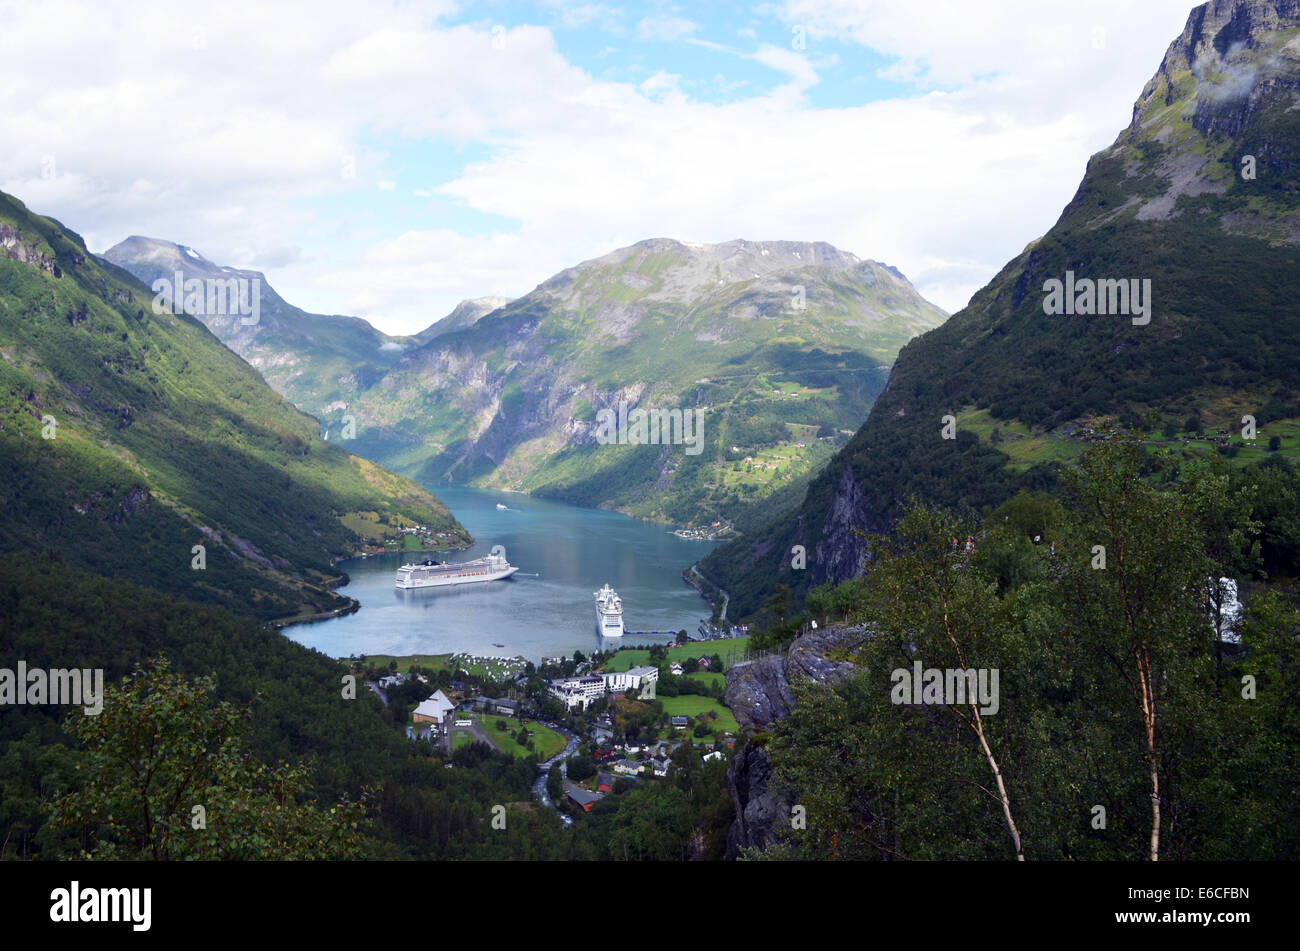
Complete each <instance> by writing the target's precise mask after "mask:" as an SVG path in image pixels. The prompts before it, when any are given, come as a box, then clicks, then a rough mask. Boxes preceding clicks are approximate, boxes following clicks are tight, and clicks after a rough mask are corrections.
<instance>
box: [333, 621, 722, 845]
mask: <svg viewBox="0 0 1300 951" xmlns="http://www.w3.org/2000/svg"><path fill="white" fill-rule="evenodd" d="M746 640H747V639H745V638H735V639H732V640H731V641H725V642H711V643H710V644H709V645H708V647H707V651H708V652H707V653H706V648H705V647H703V646H702V645H699V644H689V643H688V644H683V645H678V646H672V647H670V646H667V645H657V646H655V647H651V648H648V649H647V648H624V649H622V650H619V651H614V652H609V653H607V654H600V653H597V654H594V655H593V656H591V657H586V656H584V655H583V654H582V653H581V652H575V653H574V656H573V657H571V658H551V659H544V660H543V661H542V664H541V665H540V667H539V666H536V665H534V664H532V663H531V662H526V661H523V659H522V658H513V659H510V660H509V661H506V659H503V658H475V657H472V656H471V655H468V654H457V655H445V656H442V657H422V658H414V659H405V658H404V659H402V660H405V661H406V663H405V665H404V669H399V666H402V665H400V664H399V663H398V659H397V658H392V659H388V658H371V659H370V662H371V663H373V662H374V661H376V660H378V661H381V662H382V661H383V660H388V666H389V669H388V670H387V672H383V673H380V672H379V671H378V670H377V669H375V668H374V667H370V668H367V667H365V666H360V667H357V668H354V669H360V670H362V671H363V672H368V673H371V674H375V676H374V677H373V679H372V678H370V677H369V676H367V679H366V683H367V685H368V686H369V687H370V689H371V690H372V691H373V692H374V693H375V694H376V695H378V696H379V697H380V699H381V700H382V701H383V702H384V705H385V707H386V708H389V711H390V715H392V716H393V717H394V718H395V719H396V718H397V717H399V716H400V717H401V718H402V722H403V728H404V730H405V734H406V736H407V737H408V739H410V740H411V741H412V742H417V743H421V744H427V749H428V750H429V754H430V755H433V756H438V757H441V758H443V759H445V760H446V765H447V767H448V768H454V766H455V756H456V753H457V751H458V750H461V749H463V748H464V747H467V746H470V745H473V744H480V743H481V744H484V745H485V746H487V747H488V748H490V749H492V750H494V751H496V752H499V753H501V754H504V755H508V756H513V757H515V758H516V759H531V760H532V761H533V762H535V763H536V765H537V767H538V776H537V781H536V783H535V785H534V795H535V798H536V799H538V800H540V801H541V803H542V804H543V805H546V806H549V807H551V808H555V809H557V811H559V812H560V813H561V815H562V816H564V817H565V821H566V822H567V821H571V817H572V816H574V815H577V814H578V813H580V812H581V813H586V812H590V811H591V810H592V809H593V808H594V806H595V805H596V804H597V803H598V802H600V801H601V800H602V799H603V798H604V797H605V796H607V795H612V794H618V793H621V792H623V791H625V790H626V789H629V788H631V787H632V786H633V785H634V784H637V783H641V782H646V781H649V782H653V781H655V780H657V779H663V778H666V777H668V776H670V775H671V774H672V772H673V770H675V769H678V768H680V767H681V766H682V765H683V764H684V763H685V760H684V759H683V757H686V756H693V757H696V758H697V759H698V764H699V766H700V767H701V768H702V767H704V766H706V765H708V764H709V763H712V762H715V761H724V762H725V761H727V760H729V759H730V755H731V752H732V751H734V749H735V745H736V737H737V735H738V733H739V726H738V725H737V723H736V720H735V717H734V716H733V715H732V714H731V711H730V710H728V709H727V708H726V706H725V704H724V703H723V693H724V689H725V677H724V674H723V670H724V669H725V667H726V666H729V664H730V663H733V662H735V661H737V660H738V659H740V658H742V657H744V656H745V653H746V651H747V644H746ZM724 658H725V659H724ZM453 660H454V663H453ZM365 662H366V659H364V658H363V659H361V661H356V660H354V661H352V663H354V664H361V665H364V663H365ZM435 664H436V665H438V666H437V667H435V666H434V665H435ZM408 710H409V712H408Z"/></svg>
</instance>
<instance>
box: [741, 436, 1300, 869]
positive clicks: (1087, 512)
mask: <svg viewBox="0 0 1300 951" xmlns="http://www.w3.org/2000/svg"><path fill="white" fill-rule="evenodd" d="M1241 488H1242V486H1241V485H1240V484H1236V485H1234V481H1233V480H1232V479H1231V478H1230V477H1229V476H1227V475H1226V474H1218V475H1216V474H1214V473H1212V472H1210V471H1208V470H1200V471H1197V472H1182V473H1180V472H1179V471H1178V469H1177V468H1176V467H1175V466H1174V465H1173V464H1172V461H1169V460H1166V461H1164V462H1163V464H1160V465H1157V466H1155V467H1153V466H1152V464H1151V461H1150V460H1149V459H1146V458H1144V457H1143V455H1142V453H1141V452H1140V450H1139V449H1138V448H1137V447H1136V446H1133V445H1131V444H1120V443H1118V442H1116V443H1112V444H1109V445H1107V446H1104V447H1096V448H1094V449H1092V450H1090V452H1089V453H1088V455H1087V456H1085V458H1084V459H1083V461H1082V464H1081V466H1080V467H1079V468H1078V469H1076V470H1072V471H1071V472H1070V473H1069V474H1068V476H1067V478H1066V480H1065V488H1064V490H1063V493H1062V496H1061V498H1060V499H1059V500H1053V499H1044V498H1039V499H1033V498H1030V497H1021V498H1018V499H1016V500H1014V501H1013V502H1012V503H1009V504H1008V505H1007V506H1004V507H1003V508H1001V509H999V510H998V511H996V512H994V513H993V514H992V515H991V516H990V517H989V518H987V519H985V520H984V521H983V523H982V524H979V523H975V522H972V521H969V520H966V519H962V518H958V517H955V516H953V515H952V514H950V513H945V512H942V511H940V510H937V509H933V508H928V507H924V506H917V507H913V508H909V510H908V514H907V516H906V517H905V518H904V519H903V521H902V522H901V524H900V525H899V527H898V530H897V532H896V533H895V534H894V535H893V537H892V538H890V539H884V538H881V539H878V540H877V544H876V551H877V553H878V556H877V558H876V559H875V560H874V561H873V562H872V564H871V567H870V569H869V572H868V575H867V584H865V585H861V584H855V585H853V588H852V591H851V603H850V606H849V611H848V613H849V615H850V618H851V619H852V620H853V621H855V622H858V623H861V624H863V625H865V630H866V631H868V632H870V633H867V634H865V635H864V636H863V638H862V640H861V642H860V643H858V644H856V645H855V646H853V647H852V648H851V649H850V654H851V656H852V657H853V659H855V660H856V661H857V662H858V663H859V664H860V665H861V673H860V674H859V675H858V676H856V677H853V678H850V679H849V680H847V681H846V682H844V683H842V684H841V685H839V686H838V687H836V688H834V689H832V688H829V687H826V686H801V687H797V688H796V695H797V700H798V705H797V707H796V709H795V711H794V713H793V715H792V716H791V717H790V718H789V719H788V720H786V721H783V722H781V723H780V724H779V725H778V726H777V727H776V729H775V731H774V732H773V734H772V735H771V738H770V741H769V743H768V749H769V751H770V754H771V757H772V761H773V764H774V770H775V776H776V779H777V783H778V786H779V787H780V788H781V789H782V790H783V791H784V792H785V794H786V795H788V797H789V800H790V801H791V802H797V803H799V804H801V805H803V806H804V807H805V809H806V810H807V826H806V829H799V830H796V829H790V830H784V831H783V832H782V833H781V834H780V840H779V841H778V842H777V843H775V844H773V845H772V846H770V847H769V848H768V849H767V851H766V852H765V853H763V855H764V857H768V858H778V857H799V858H823V859H824V858H840V859H850V858H851V859H925V858H946V859H951V858H961V859H1009V858H1014V857H1015V856H1016V855H1017V854H1018V853H1019V852H1023V854H1024V856H1025V857H1027V858H1029V859H1052V858H1055V859H1125V860H1140V859H1148V858H1154V857H1156V856H1157V855H1158V857H1159V858H1161V859H1202V860H1206V859H1220V860H1222V859H1242V858H1254V859H1260V858H1273V859H1280V858H1291V859H1294V858H1297V857H1298V856H1297V852H1296V849H1297V842H1300V826H1298V825H1297V815H1296V812H1295V809H1294V802H1293V799H1294V797H1293V796H1292V795H1291V786H1292V782H1293V776H1292V772H1293V770H1292V765H1291V764H1294V763H1295V762H1296V761H1297V759H1298V758H1300V717H1297V713H1296V710H1297V706H1296V700H1297V698H1298V696H1300V693H1298V691H1300V678H1298V676H1297V672H1298V671H1300V646H1298V645H1297V640H1296V637H1295V631H1296V629H1297V627H1298V626H1300V612H1298V611H1297V609H1296V607H1295V605H1294V603H1293V601H1292V599H1291V598H1290V597H1289V596H1288V595H1287V594H1286V593H1283V592H1280V591H1278V590H1274V589H1263V588H1260V589H1255V590H1252V591H1251V592H1250V593H1249V595H1248V596H1247V597H1245V598H1244V601H1245V604H1246V615H1245V617H1244V618H1243V619H1242V621H1241V624H1240V629H1239V630H1240V634H1241V642H1240V644H1230V643H1225V642H1222V641H1220V640H1219V639H1218V637H1217V636H1216V626H1215V623H1213V620H1214V618H1215V617H1216V614H1217V608H1218V606H1219V605H1220V604H1221V595H1222V592H1221V591H1219V590H1217V588H1216V586H1215V585H1214V584H1212V583H1211V582H1212V581H1213V579H1216V578H1219V577H1220V576H1221V575H1223V574H1225V573H1227V574H1229V575H1231V576H1236V575H1239V574H1240V573H1242V572H1244V571H1245V570H1247V569H1248V568H1249V567H1250V566H1252V565H1257V563H1258V559H1259V558H1260V547H1259V546H1258V544H1257V543H1256V536H1257V532H1258V529H1259V527H1260V526H1259V523H1258V522H1257V521H1255V520H1253V519H1251V518H1250V517H1249V515H1248V514H1247V513H1248V511H1249V506H1248V501H1247V496H1248V495H1249V493H1248V492H1242V491H1241ZM1243 506H1245V510H1244V511H1243ZM1031 532H1032V533H1033V534H1038V535H1040V541H1039V543H1038V544H1034V543H1033V541H1032V534H1030V533H1031ZM967 534H974V535H975V536H976V537H977V538H978V544H977V546H976V548H975V550H974V551H973V552H970V553H967V552H966V551H965V549H964V546H960V547H959V548H957V549H954V548H953V546H952V544H951V539H952V538H953V537H954V536H956V537H961V538H964V537H965V536H966V535H967ZM1095 546H1103V547H1104V549H1105V552H1104V553H1105V561H1104V567H1102V563H1101V562H1099V561H1098V554H1099V549H1098V548H1097V547H1095ZM918 661H919V662H921V664H922V665H923V666H924V667H925V668H932V667H933V668H938V669H941V670H943V669H948V668H953V669H982V670H985V671H989V670H993V669H996V670H998V672H999V681H998V691H997V702H996V703H995V704H994V705H993V708H991V709H990V708H989V707H988V706H987V705H986V706H984V707H983V708H981V705H980V704H979V703H975V704H972V703H968V702H965V701H963V700H962V699H961V698H960V697H949V698H948V700H949V702H948V703H947V704H946V705H944V704H942V703H935V702H933V701H931V702H928V703H925V704H915V703H913V702H911V695H910V694H909V693H907V692H904V693H903V694H902V700H903V702H901V703H900V702H898V700H899V696H898V695H897V693H896V691H897V686H896V685H897V683H898V678H897V676H896V674H895V672H896V671H899V670H902V671H906V672H908V673H910V672H911V671H912V670H913V664H914V662H918ZM936 699H937V698H936Z"/></svg>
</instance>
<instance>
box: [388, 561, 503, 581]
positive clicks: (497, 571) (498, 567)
mask: <svg viewBox="0 0 1300 951" xmlns="http://www.w3.org/2000/svg"><path fill="white" fill-rule="evenodd" d="M518 570H519V569H518V568H516V567H515V566H514V565H512V564H510V562H508V561H506V559H505V557H504V556H502V555H488V556H487V557H486V558H476V559H475V560H474V561H462V562H459V563H451V562H443V563H442V564H439V563H438V562H436V561H433V560H431V559H426V560H425V561H424V562H423V563H422V564H418V565H415V564H411V565H402V567H400V568H398V569H397V587H399V588H441V587H443V586H445V585H456V584H476V583H477V582H480V581H496V580H497V579H498V578H509V577H510V576H511V575H512V574H514V573H515V572H516V571H518Z"/></svg>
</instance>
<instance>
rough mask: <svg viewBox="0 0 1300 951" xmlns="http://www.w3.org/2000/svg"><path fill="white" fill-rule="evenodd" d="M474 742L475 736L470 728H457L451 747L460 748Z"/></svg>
mask: <svg viewBox="0 0 1300 951" xmlns="http://www.w3.org/2000/svg"><path fill="white" fill-rule="evenodd" d="M473 742H474V737H473V736H472V735H471V734H470V732H469V730H457V731H456V734H455V735H454V736H453V737H452V739H451V747H452V749H454V750H458V749H460V748H461V747H462V746H469V745H470V744H471V743H473Z"/></svg>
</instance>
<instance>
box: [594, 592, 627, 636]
mask: <svg viewBox="0 0 1300 951" xmlns="http://www.w3.org/2000/svg"><path fill="white" fill-rule="evenodd" d="M595 598H596V633H598V634H599V635H600V636H601V637H622V636H623V599H622V598H620V597H619V596H618V593H617V592H616V591H615V590H614V589H613V588H611V587H610V586H609V585H605V587H603V588H601V589H600V590H599V591H597V592H596V594H595Z"/></svg>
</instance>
